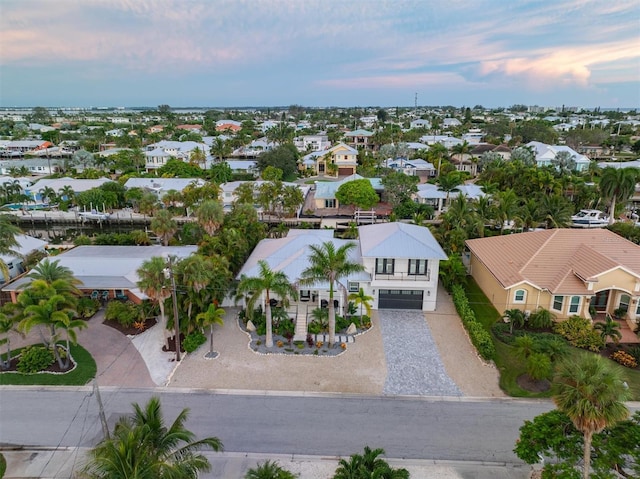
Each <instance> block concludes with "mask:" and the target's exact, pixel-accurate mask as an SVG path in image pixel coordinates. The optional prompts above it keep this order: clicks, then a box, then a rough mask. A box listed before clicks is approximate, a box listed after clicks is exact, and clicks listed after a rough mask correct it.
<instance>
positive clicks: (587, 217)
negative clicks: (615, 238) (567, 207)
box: [571, 210, 609, 228]
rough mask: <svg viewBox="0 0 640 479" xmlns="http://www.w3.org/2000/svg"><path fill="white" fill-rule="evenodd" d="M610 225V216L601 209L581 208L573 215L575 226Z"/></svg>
mask: <svg viewBox="0 0 640 479" xmlns="http://www.w3.org/2000/svg"><path fill="white" fill-rule="evenodd" d="M608 225H609V217H608V216H607V215H606V214H605V213H603V212H602V211H600V210H580V211H579V212H578V213H576V214H575V215H573V216H572V217H571V226H572V227H573V228H604V227H605V226H608Z"/></svg>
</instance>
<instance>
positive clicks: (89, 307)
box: [76, 296, 100, 319]
mask: <svg viewBox="0 0 640 479" xmlns="http://www.w3.org/2000/svg"><path fill="white" fill-rule="evenodd" d="M98 309H100V301H98V300H97V299H91V298H87V297H86V296H85V297H82V298H80V299H78V305H77V306H76V312H77V313H78V316H79V317H80V318H84V319H86V318H90V317H91V316H93V315H94V314H96V312H97V311H98Z"/></svg>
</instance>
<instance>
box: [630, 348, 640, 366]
mask: <svg viewBox="0 0 640 479" xmlns="http://www.w3.org/2000/svg"><path fill="white" fill-rule="evenodd" d="M629 354H631V356H633V357H634V359H635V360H636V361H637V362H638V363H640V346H634V347H633V348H631V349H630V350H629Z"/></svg>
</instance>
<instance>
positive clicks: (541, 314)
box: [528, 308, 556, 329]
mask: <svg viewBox="0 0 640 479" xmlns="http://www.w3.org/2000/svg"><path fill="white" fill-rule="evenodd" d="M555 319H556V316H555V315H554V314H553V313H551V311H549V310H548V309H545V308H538V309H537V310H536V311H534V312H533V313H531V316H529V321H528V326H529V327H530V328H533V329H549V328H551V327H552V326H553V322H554V320H555Z"/></svg>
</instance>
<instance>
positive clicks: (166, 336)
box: [158, 298, 169, 348]
mask: <svg viewBox="0 0 640 479" xmlns="http://www.w3.org/2000/svg"><path fill="white" fill-rule="evenodd" d="M158 306H160V324H161V325H162V334H163V335H164V342H165V344H166V345H167V348H169V332H168V331H167V317H166V316H165V314H164V298H160V299H159V300H158Z"/></svg>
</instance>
